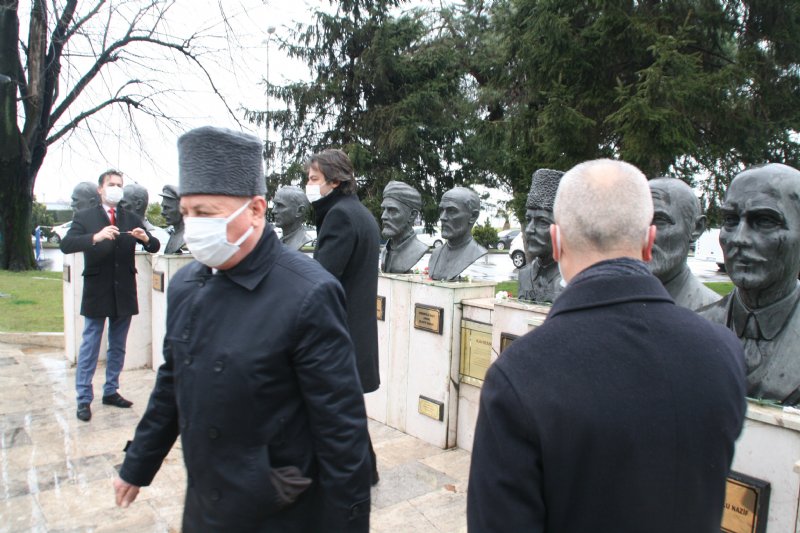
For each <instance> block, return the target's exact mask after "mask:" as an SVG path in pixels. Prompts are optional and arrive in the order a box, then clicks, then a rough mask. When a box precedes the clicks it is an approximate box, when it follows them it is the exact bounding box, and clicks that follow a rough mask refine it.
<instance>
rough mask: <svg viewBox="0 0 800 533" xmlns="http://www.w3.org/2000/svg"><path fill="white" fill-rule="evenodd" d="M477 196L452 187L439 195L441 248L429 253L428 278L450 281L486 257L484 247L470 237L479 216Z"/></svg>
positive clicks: (466, 190) (463, 189)
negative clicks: (445, 240) (444, 240)
mask: <svg viewBox="0 0 800 533" xmlns="http://www.w3.org/2000/svg"><path fill="white" fill-rule="evenodd" d="M480 209H481V202H480V198H478V194H477V193H476V192H475V191H473V190H472V189H467V188H466V187H454V188H452V189H450V190H449V191H447V192H446V193H444V195H442V200H441V201H440V202H439V221H440V223H441V226H442V237H444V238H445V239H447V242H446V243H445V244H444V246H440V247H439V248H437V249H435V250H434V251H433V253H432V254H431V259H430V262H429V264H428V271H429V274H430V276H431V279H436V280H444V281H449V280H454V279H456V278H458V276H459V275H460V274H461V273H462V272H463V271H464V270H465V269H466V268H467V267H468V266H470V265H471V264H472V263H474V262H475V261H477V260H478V259H479V258H481V257H483V256H484V255H486V248H484V247H483V246H481V245H480V244H478V243H477V242H475V239H473V238H472V226H474V225H475V222H477V220H478V215H480Z"/></svg>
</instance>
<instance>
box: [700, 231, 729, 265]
mask: <svg viewBox="0 0 800 533" xmlns="http://www.w3.org/2000/svg"><path fill="white" fill-rule="evenodd" d="M694 258H695V259H699V260H700V261H714V262H715V263H716V264H717V268H718V269H719V270H720V272H725V259H724V257H722V247H721V246H720V245H719V228H709V229H707V230H706V231H705V233H703V234H702V235H700V238H699V239H697V243H696V245H695V249H694Z"/></svg>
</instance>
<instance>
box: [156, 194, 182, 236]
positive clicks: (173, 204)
mask: <svg viewBox="0 0 800 533" xmlns="http://www.w3.org/2000/svg"><path fill="white" fill-rule="evenodd" d="M159 196H161V214H162V215H163V216H164V220H166V221H167V224H169V225H171V226H179V225H181V224H182V223H183V215H181V195H180V194H178V188H177V187H176V186H175V185H164V187H163V188H162V189H161V194H160V195H159Z"/></svg>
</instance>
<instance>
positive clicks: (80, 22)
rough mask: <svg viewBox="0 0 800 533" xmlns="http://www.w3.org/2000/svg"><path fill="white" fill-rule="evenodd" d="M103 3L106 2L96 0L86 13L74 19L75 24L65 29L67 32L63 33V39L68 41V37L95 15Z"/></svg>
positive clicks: (104, 0)
mask: <svg viewBox="0 0 800 533" xmlns="http://www.w3.org/2000/svg"><path fill="white" fill-rule="evenodd" d="M105 3H106V0H99V2H97V4H95V6H94V7H93V8H92V9H91V11H89V12H88V13H87V14H86V16H84V17H81V19H80V20H78V21H76V22H75V24H73V25H72V27H71V28H70V29H69V30H67V33H66V34H65V35H64V40H65V41H68V40H69V39H70V37H72V36H73V35H74V34H75V32H77V31H78V30H79V29H81V27H82V26H83V25H84V24H86V22H88V21H89V20H91V18H92V17H94V16H95V15H97V13H98V12H99V11H100V8H101V7H102V6H103V4H105Z"/></svg>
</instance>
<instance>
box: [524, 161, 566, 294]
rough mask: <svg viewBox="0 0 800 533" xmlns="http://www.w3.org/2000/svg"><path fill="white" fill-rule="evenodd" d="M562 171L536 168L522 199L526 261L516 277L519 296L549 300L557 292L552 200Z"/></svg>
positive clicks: (559, 277) (559, 286)
mask: <svg viewBox="0 0 800 533" xmlns="http://www.w3.org/2000/svg"><path fill="white" fill-rule="evenodd" d="M563 175H564V173H563V172H561V171H559V170H550V169H547V168H540V169H539V170H537V171H536V172H534V173H533V177H532V178H531V189H530V192H529V193H528V200H527V202H526V203H525V239H526V241H527V252H528V254H529V255H531V256H532V257H533V261H531V263H530V264H528V265H525V266H524V267H522V268H520V269H519V274H518V276H517V279H518V280H519V284H518V291H519V293H518V297H519V299H520V300H529V301H532V302H546V303H552V302H553V301H554V300H555V299H556V297H557V296H558V294H559V293H560V292H561V288H562V287H561V274H560V273H559V271H558V263H556V261H555V259H553V240H552V238H551V237H550V225H551V224H553V222H554V219H553V202H554V201H555V199H556V191H557V190H558V184H559V183H560V181H561V176H563Z"/></svg>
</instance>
